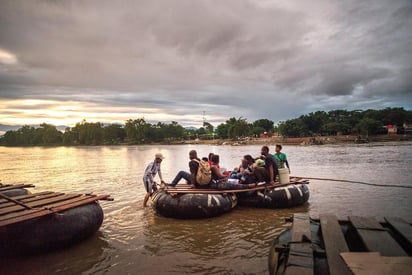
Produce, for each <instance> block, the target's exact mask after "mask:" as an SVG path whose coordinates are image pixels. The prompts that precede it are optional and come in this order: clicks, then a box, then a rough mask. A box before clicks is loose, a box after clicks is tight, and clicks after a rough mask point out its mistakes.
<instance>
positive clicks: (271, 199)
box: [238, 183, 309, 208]
mask: <svg viewBox="0 0 412 275" xmlns="http://www.w3.org/2000/svg"><path fill="white" fill-rule="evenodd" d="M308 199H309V188H308V186H307V183H299V184H298V183H291V184H286V185H282V186H279V187H276V186H274V187H273V188H267V189H264V190H258V191H253V192H245V193H240V194H238V203H239V205H241V206H249V207H261V208H288V207H294V206H298V205H302V204H304V203H306V202H307V201H308Z"/></svg>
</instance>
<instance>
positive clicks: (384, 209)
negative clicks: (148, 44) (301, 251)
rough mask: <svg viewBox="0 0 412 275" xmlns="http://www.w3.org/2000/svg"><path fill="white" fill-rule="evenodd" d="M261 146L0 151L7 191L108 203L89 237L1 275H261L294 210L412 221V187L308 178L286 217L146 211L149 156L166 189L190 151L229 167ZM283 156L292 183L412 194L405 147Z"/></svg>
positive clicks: (249, 211) (257, 212) (411, 154)
mask: <svg viewBox="0 0 412 275" xmlns="http://www.w3.org/2000/svg"><path fill="white" fill-rule="evenodd" d="M260 147H261V146H259V145H253V146H210V145H159V146H101V147H51V148H43V147H27V148H20V147H19V148H8V147H0V175H1V176H0V179H1V181H2V183H4V184H12V183H13V184H17V183H32V184H34V185H35V188H31V191H32V192H41V191H46V190H49V191H59V192H66V193H90V192H93V193H94V194H110V195H111V196H112V197H113V198H114V201H102V202H101V206H102V208H103V210H104V213H105V218H104V221H103V225H102V226H101V228H100V230H99V231H98V232H97V234H95V235H94V236H93V237H91V238H89V239H87V240H85V241H83V242H81V243H79V244H76V245H74V246H71V247H69V248H65V249H61V250H57V251H53V252H49V253H46V254H39V255H33V256H30V257H24V258H9V259H0V274H192V273H196V274H267V272H268V271H267V270H268V269H267V256H268V252H269V249H270V246H271V243H272V241H273V239H274V238H275V237H276V236H277V235H278V234H279V233H280V232H282V230H284V229H285V228H287V227H288V226H289V225H290V224H289V223H287V222H286V221H285V218H287V217H290V216H291V215H292V214H293V213H295V212H303V213H309V214H310V215H312V216H317V215H319V213H332V214H335V215H337V216H338V217H340V218H344V217H346V216H348V215H361V216H378V217H382V216H385V215H390V216H400V217H403V218H405V219H407V220H412V199H411V198H412V189H407V188H396V187H376V186H369V185H362V184H357V183H345V182H334V181H323V180H311V181H310V184H309V189H310V199H309V202H308V203H307V204H305V205H303V206H300V207H296V208H291V209H282V210H273V209H256V208H246V207H237V208H236V209H234V210H233V211H232V212H230V213H227V214H224V215H222V216H220V217H215V218H210V219H203V220H176V219H171V218H164V217H161V216H158V215H156V213H155V212H154V210H153V209H152V208H151V207H147V208H142V202H143V197H144V194H145V190H144V187H143V183H142V173H143V170H144V168H145V167H146V165H147V164H148V162H149V161H152V160H153V158H154V155H155V153H157V152H161V153H162V154H163V155H164V156H165V157H166V159H165V160H164V161H163V163H162V171H163V176H164V178H165V179H166V181H171V180H172V179H173V177H174V176H175V174H176V173H177V171H179V170H188V168H187V163H188V152H189V151H190V150H192V149H196V150H197V151H198V155H199V156H200V157H202V156H207V155H208V153H209V152H213V153H217V154H219V155H220V159H221V166H223V167H226V168H228V169H231V168H233V167H235V166H237V165H239V164H240V160H241V158H242V156H243V155H245V154H252V155H254V156H257V155H259V153H260ZM270 150H271V153H273V152H274V146H271V147H270ZM282 151H283V152H284V153H286V154H287V156H288V159H289V163H290V165H291V175H293V176H305V177H315V178H329V179H345V180H351V181H361V182H370V183H377V184H384V185H408V186H411V187H412V183H411V178H412V169H411V167H412V143H411V142H403V143H370V144H359V145H355V144H348V145H323V146H284V148H283V150H282ZM182 183H183V182H182ZM0 249H1V248H0Z"/></svg>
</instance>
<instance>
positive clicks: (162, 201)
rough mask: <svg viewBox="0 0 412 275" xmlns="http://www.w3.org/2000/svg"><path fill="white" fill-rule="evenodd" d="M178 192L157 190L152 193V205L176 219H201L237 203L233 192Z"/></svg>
mask: <svg viewBox="0 0 412 275" xmlns="http://www.w3.org/2000/svg"><path fill="white" fill-rule="evenodd" d="M203 191H206V192H205V193H189V192H188V193H178V191H176V192H173V190H171V191H167V190H162V189H160V190H157V191H155V192H154V193H153V195H152V206H153V208H154V209H155V210H156V212H157V213H158V214H160V215H162V216H165V217H170V218H177V219H201V218H210V217H216V216H220V215H222V214H224V213H227V212H229V211H231V210H232V209H233V208H234V207H236V205H237V197H236V195H235V194H233V193H223V192H220V193H213V192H212V193H207V190H204V189H203Z"/></svg>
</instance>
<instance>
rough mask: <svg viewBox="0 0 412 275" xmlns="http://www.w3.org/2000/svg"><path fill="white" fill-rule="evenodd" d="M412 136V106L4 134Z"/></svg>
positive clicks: (128, 138) (149, 140)
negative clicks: (286, 117) (191, 123)
mask: <svg viewBox="0 0 412 275" xmlns="http://www.w3.org/2000/svg"><path fill="white" fill-rule="evenodd" d="M411 139H412V111H409V110H404V109H403V108H386V109H382V110H366V111H361V110H354V111H347V110H333V111H329V112H325V111H317V112H314V113H309V114H307V115H302V116H300V117H299V118H295V119H290V120H286V121H281V122H279V123H278V124H277V125H276V126H275V125H274V122H273V121H271V120H269V119H258V120H256V121H254V122H252V123H249V122H248V121H247V120H246V119H245V118H242V117H240V118H234V117H232V118H230V119H228V120H227V121H226V122H225V123H221V124H219V125H218V126H217V127H214V126H213V125H211V124H210V123H209V122H207V121H204V123H203V126H202V127H200V128H198V129H196V128H193V127H190V128H184V127H183V126H181V125H179V124H178V123H177V122H176V121H172V122H171V123H163V122H158V123H155V124H152V123H148V122H146V121H145V119H144V118H138V119H129V120H127V121H126V122H125V124H124V125H122V124H103V123H100V122H93V123H92V122H87V121H86V120H83V121H82V122H79V123H77V124H76V125H75V126H74V127H66V129H65V131H64V132H61V131H59V130H58V129H57V128H56V127H55V126H53V125H50V124H46V123H43V124H40V125H39V127H34V126H29V125H24V126H22V127H21V128H19V129H18V130H9V131H7V132H6V133H5V134H4V135H3V136H1V137H0V145H3V146H59V145H64V146H76V145H125V144H126V145H137V144H157V143H160V144H186V143H203V144H231V145H242V144H272V143H273V144H274V143H283V144H302V145H309V144H335V143H353V142H358V141H361V142H374V141H380V142H382V141H402V140H411Z"/></svg>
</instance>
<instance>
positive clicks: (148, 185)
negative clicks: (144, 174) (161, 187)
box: [143, 178, 157, 193]
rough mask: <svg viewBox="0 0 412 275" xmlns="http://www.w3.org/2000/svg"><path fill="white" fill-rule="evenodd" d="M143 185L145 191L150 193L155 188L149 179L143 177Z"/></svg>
mask: <svg viewBox="0 0 412 275" xmlns="http://www.w3.org/2000/svg"><path fill="white" fill-rule="evenodd" d="M143 185H144V188H145V189H146V192H147V193H152V192H153V191H156V190H157V187H156V186H155V185H154V184H152V183H151V182H150V180H149V179H145V178H143Z"/></svg>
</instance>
